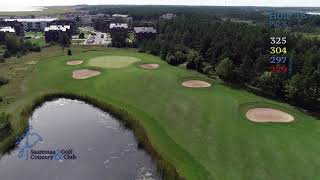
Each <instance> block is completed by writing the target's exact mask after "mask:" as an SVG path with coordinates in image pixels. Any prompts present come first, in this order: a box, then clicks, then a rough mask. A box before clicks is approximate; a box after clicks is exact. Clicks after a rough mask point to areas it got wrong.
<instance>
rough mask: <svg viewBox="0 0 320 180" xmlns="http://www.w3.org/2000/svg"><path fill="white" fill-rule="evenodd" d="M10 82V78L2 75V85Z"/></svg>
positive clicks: (0, 78)
mask: <svg viewBox="0 0 320 180" xmlns="http://www.w3.org/2000/svg"><path fill="white" fill-rule="evenodd" d="M8 83H9V79H7V78H4V77H0V86H2V85H5V84H8Z"/></svg>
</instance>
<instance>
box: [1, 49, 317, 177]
mask: <svg viewBox="0 0 320 180" xmlns="http://www.w3.org/2000/svg"><path fill="white" fill-rule="evenodd" d="M72 52H73V56H66V51H65V52H63V51H62V50H61V48H58V47H49V48H44V49H43V51H42V52H41V53H31V54H29V55H27V56H25V57H22V58H20V59H10V60H8V61H7V62H6V63H5V64H3V65H1V66H0V76H4V77H8V78H9V82H10V83H9V84H7V85H4V86H2V87H0V96H1V97H3V98H4V101H3V102H2V103H0V112H6V113H9V114H10V115H11V126H12V129H13V131H12V133H11V134H10V135H9V136H8V138H7V139H5V140H3V141H1V142H0V150H4V149H5V147H6V146H5V145H6V144H7V143H8V142H10V140H12V139H14V137H15V136H17V135H19V134H22V133H23V131H24V128H25V127H26V125H27V117H28V116H29V113H30V112H31V111H32V105H33V104H34V103H35V102H38V100H37V99H38V98H40V97H46V96H45V95H48V94H56V93H62V94H67V95H69V94H72V95H76V97H83V98H84V99H82V100H85V101H87V102H89V103H92V104H94V105H97V106H99V107H100V108H102V109H104V110H110V109H111V110H112V111H111V112H120V114H119V116H118V117H119V119H122V120H124V122H125V124H126V123H127V125H128V126H130V127H131V128H132V129H133V130H134V132H135V134H136V137H137V139H138V140H139V141H140V142H142V144H144V145H145V147H146V149H148V151H149V152H150V153H151V154H153V156H154V157H157V156H159V157H157V159H162V161H159V162H160V164H162V166H160V167H168V168H169V169H170V170H169V171H168V174H171V175H170V177H176V176H177V175H176V174H180V175H181V176H182V177H185V178H186V179H194V180H199V179H201V180H202V179H224V180H225V179H226V180H229V179H230V180H234V179H244V180H250V179H252V180H257V179H258V180H259V179H261V180H266V179H282V180H286V179H290V180H293V179H297V180H298V179H315V178H317V177H319V176H320V172H319V171H318V169H319V168H320V161H319V160H320V158H319V157H318V155H317V152H318V150H319V149H320V145H319V144H318V143H317V142H318V140H319V139H320V133H319V130H318V129H319V128H320V122H319V121H317V118H315V117H311V116H308V115H306V114H304V113H303V112H300V111H299V110H297V109H296V108H294V107H292V106H290V105H288V104H284V103H280V102H276V101H273V100H269V99H266V98H262V97H259V96H256V95H253V94H251V93H248V92H246V91H242V90H238V89H232V88H229V87H226V86H224V85H223V84H221V83H217V82H216V81H214V80H212V79H209V78H207V77H205V76H203V75H201V74H198V73H197V72H192V71H188V70H186V69H185V68H183V67H172V66H169V65H167V64H166V63H165V62H163V61H161V60H160V59H159V58H158V57H155V56H152V55H148V54H144V53H138V52H137V50H135V49H112V48H108V49H103V48H101V47H73V48H72ZM100 56H128V57H134V58H137V59H140V61H139V62H135V63H133V64H131V65H129V66H128V67H123V68H117V69H112V68H111V69H110V68H99V69H98V70H99V71H101V73H102V74H101V75H99V76H96V77H92V78H90V79H86V80H74V79H72V77H71V75H72V71H73V70H78V69H82V68H92V67H90V63H89V62H88V61H89V60H90V59H92V58H95V57H100ZM73 59H75V60H84V61H85V63H84V64H81V65H78V66H67V65H66V62H67V61H69V60H73ZM28 62H36V63H32V64H28ZM141 63H158V64H160V68H159V69H156V70H148V69H142V68H140V67H139V66H138V65H139V64H141ZM188 79H200V80H205V81H208V82H210V83H211V84H212V86H211V87H210V88H205V89H190V88H186V87H182V86H181V82H183V81H185V80H188ZM59 95H61V94H59ZM86 98H88V99H86ZM45 100H46V99H45ZM92 100H94V102H92ZM41 101H43V99H42V100H41ZM95 103H97V104H95ZM35 104H37V103H35ZM261 104H262V106H266V105H268V106H269V105H272V107H274V108H280V109H283V110H285V111H286V112H290V113H291V114H292V115H293V116H294V117H295V119H296V121H294V122H293V123H289V124H275V123H269V124H257V123H252V122H249V121H248V120H247V119H246V118H245V116H243V112H242V111H245V110H246V109H247V108H248V107H256V106H261ZM106 107H107V108H106ZM109 108H110V109H109ZM112 108H116V110H115V109H112ZM26 112H29V113H26ZM21 113H22V114H24V117H25V118H21V116H20V115H21ZM153 151H154V152H153ZM171 165H174V166H175V168H173V167H171Z"/></svg>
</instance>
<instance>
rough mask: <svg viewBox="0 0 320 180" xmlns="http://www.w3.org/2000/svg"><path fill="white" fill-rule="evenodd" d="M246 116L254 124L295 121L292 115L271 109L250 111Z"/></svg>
mask: <svg viewBox="0 0 320 180" xmlns="http://www.w3.org/2000/svg"><path fill="white" fill-rule="evenodd" d="M246 116H247V118H248V119H249V120H250V121H253V122H291V121H293V120H294V117H293V116H291V115H290V114H287V113H285V112H283V111H280V110H276V109H271V108H254V109H250V110H249V111H248V112H247V113H246Z"/></svg>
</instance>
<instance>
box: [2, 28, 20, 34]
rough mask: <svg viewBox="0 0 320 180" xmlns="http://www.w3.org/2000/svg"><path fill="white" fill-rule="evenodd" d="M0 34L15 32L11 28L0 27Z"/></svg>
mask: <svg viewBox="0 0 320 180" xmlns="http://www.w3.org/2000/svg"><path fill="white" fill-rule="evenodd" d="M0 32H9V33H15V32H16V31H15V30H14V28H12V27H1V28H0Z"/></svg>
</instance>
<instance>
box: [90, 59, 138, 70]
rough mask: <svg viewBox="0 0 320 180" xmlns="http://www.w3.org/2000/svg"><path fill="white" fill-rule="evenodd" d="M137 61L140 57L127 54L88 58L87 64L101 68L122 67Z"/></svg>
mask: <svg viewBox="0 0 320 180" xmlns="http://www.w3.org/2000/svg"><path fill="white" fill-rule="evenodd" d="M137 61H140V59H138V58H134V57H129V56H100V57H96V58H92V59H90V60H89V65H90V66H96V67H102V68H124V67H128V66H129V65H131V64H133V63H135V62H137Z"/></svg>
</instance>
